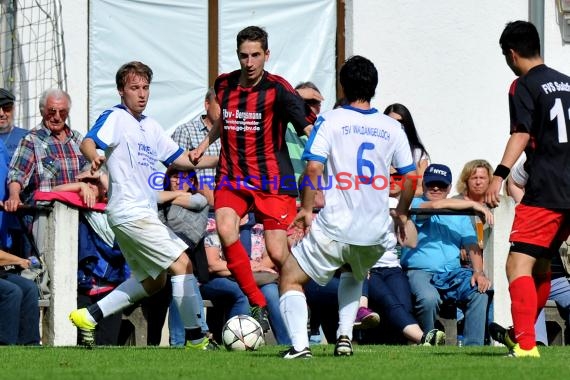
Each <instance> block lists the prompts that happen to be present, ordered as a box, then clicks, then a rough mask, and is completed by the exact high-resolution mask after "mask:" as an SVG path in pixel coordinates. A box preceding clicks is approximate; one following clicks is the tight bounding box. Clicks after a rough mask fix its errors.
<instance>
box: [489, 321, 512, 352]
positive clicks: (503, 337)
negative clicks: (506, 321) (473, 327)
mask: <svg viewBox="0 0 570 380" xmlns="http://www.w3.org/2000/svg"><path fill="white" fill-rule="evenodd" d="M512 332H513V328H512V327H510V328H508V329H506V328H504V327H503V326H501V325H499V324H497V323H495V322H492V323H491V324H489V335H491V338H493V340H495V341H496V342H499V343H501V344H504V345H505V346H506V347H507V348H508V349H509V351H511V350H512V349H513V348H514V347H515V345H516V342H515V341H514V339H513V338H512V337H511V334H512Z"/></svg>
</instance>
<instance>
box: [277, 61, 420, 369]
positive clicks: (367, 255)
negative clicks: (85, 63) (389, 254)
mask: <svg viewBox="0 0 570 380" xmlns="http://www.w3.org/2000/svg"><path fill="white" fill-rule="evenodd" d="M340 83H341V85H342V88H343V90H344V95H345V97H346V99H347V105H345V106H342V107H341V108H337V109H335V110H332V111H329V112H326V113H324V114H322V115H321V116H319V118H318V119H317V122H316V123H315V126H314V129H313V131H312V132H311V136H310V138H309V141H308V142H307V145H306V147H305V152H304V153H303V159H305V160H307V161H308V163H307V167H306V169H305V173H304V175H303V177H302V180H301V181H300V185H299V186H300V188H301V203H302V204H301V209H300V211H299V213H298V214H297V216H296V219H295V223H294V224H295V226H296V227H297V228H302V229H304V232H305V233H306V235H305V237H304V238H303V239H302V240H301V241H300V242H299V243H298V244H297V245H295V246H294V247H293V248H292V255H289V256H288V258H287V260H286V261H285V263H284V265H283V267H282V269H281V281H280V291H281V299H280V308H281V313H282V315H283V318H284V319H285V323H286V325H287V328H288V330H289V335H290V336H291V340H292V343H293V346H292V347H291V348H290V349H289V350H287V351H285V352H284V353H283V357H284V358H285V359H296V358H309V357H311V356H312V354H311V351H310V349H309V341H308V337H307V318H308V311H307V303H306V300H305V294H304V293H303V284H305V283H306V282H307V281H308V280H309V279H313V280H314V281H315V282H317V283H318V284H319V285H326V284H327V283H328V282H329V280H330V279H331V278H332V277H333V275H334V273H335V271H336V270H337V269H339V268H341V267H342V268H343V269H344V270H345V271H344V272H343V273H342V274H341V280H340V285H339V291H338V299H339V320H340V321H339V327H338V330H337V342H336V346H335V351H334V353H335V355H336V356H349V355H352V344H351V340H352V325H353V322H354V318H355V317H356V312H357V310H358V302H359V299H360V295H361V292H362V281H363V280H364V278H365V276H366V275H367V273H368V270H369V269H370V267H371V266H372V265H373V264H374V263H375V262H376V261H377V260H378V259H379V258H380V256H382V254H383V253H384V251H385V247H387V246H394V245H395V242H394V241H391V240H393V239H395V236H394V234H391V233H390V230H391V229H392V228H393V227H392V225H391V220H390V212H389V208H388V196H389V190H390V183H389V181H390V179H389V178H390V165H392V166H393V167H395V168H396V169H397V171H398V174H401V175H404V176H405V178H406V179H405V180H404V181H403V183H404V185H403V190H402V193H401V196H400V200H399V203H398V206H397V208H396V209H395V211H394V212H393V215H394V217H395V219H396V223H397V225H398V227H399V234H400V237H401V238H403V239H405V232H404V228H403V227H404V226H405V224H406V221H407V220H408V208H409V206H410V202H411V200H412V197H413V194H414V180H415V179H416V172H415V165H414V163H413V159H412V154H411V151H410V146H409V144H408V140H407V138H406V135H405V133H404V131H403V130H402V127H401V126H400V124H399V123H398V122H396V121H395V120H394V119H392V118H390V117H388V116H386V115H383V114H382V113H381V112H378V110H377V109H375V108H371V106H370V100H371V99H372V97H373V96H374V93H375V90H376V85H377V84H378V72H377V71H376V68H375V67H374V64H373V63H372V62H370V61H369V60H368V59H366V58H364V57H361V56H354V57H352V58H350V59H348V60H347V61H346V62H345V64H344V65H343V67H342V68H341V70H340ZM325 165H326V167H327V173H328V174H327V178H323V173H324V168H325ZM318 188H321V189H324V196H325V207H324V208H323V209H322V210H321V212H320V213H319V215H318V217H317V218H316V219H315V221H314V222H312V213H313V205H314V200H315V194H316V192H317V189H318ZM309 227H310V229H309Z"/></svg>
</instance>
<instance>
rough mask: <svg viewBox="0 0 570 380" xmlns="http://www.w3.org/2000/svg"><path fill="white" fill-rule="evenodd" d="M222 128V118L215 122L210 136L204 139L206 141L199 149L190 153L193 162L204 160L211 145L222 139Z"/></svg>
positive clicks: (209, 133)
mask: <svg viewBox="0 0 570 380" xmlns="http://www.w3.org/2000/svg"><path fill="white" fill-rule="evenodd" d="M221 127H222V119H221V118H218V119H216V120H214V121H213V125H212V128H211V129H210V131H209V132H208V135H207V136H206V137H205V138H204V140H202V141H201V142H200V145H198V147H197V148H196V149H194V150H191V151H190V154H189V157H190V160H191V161H192V162H194V163H196V162H198V161H200V159H201V158H202V155H203V154H204V152H205V151H206V149H208V147H209V146H210V144H212V143H213V142H214V141H216V140H217V139H219V138H220V129H221ZM216 164H217V163H216ZM213 166H215V165H213ZM213 166H207V167H213Z"/></svg>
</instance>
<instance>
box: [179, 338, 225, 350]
mask: <svg viewBox="0 0 570 380" xmlns="http://www.w3.org/2000/svg"><path fill="white" fill-rule="evenodd" d="M186 349H187V350H198V351H217V350H219V349H220V347H219V346H218V344H217V343H216V342H215V341H214V340H213V339H210V338H208V337H207V336H205V337H204V338H203V339H202V340H201V341H200V342H198V343H192V341H190V340H187V341H186Z"/></svg>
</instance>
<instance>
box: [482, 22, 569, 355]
mask: <svg viewBox="0 0 570 380" xmlns="http://www.w3.org/2000/svg"><path fill="white" fill-rule="evenodd" d="M499 43H500V45H501V49H502V51H503V54H504V56H505V59H506V61H507V65H508V66H509V67H510V68H511V69H512V70H513V72H514V73H515V74H516V75H517V76H518V78H517V79H516V80H515V81H514V82H513V84H512V85H511V88H510V91H509V109H510V116H511V136H510V138H509V141H508V142H507V146H506V148H505V152H504V154H503V158H502V160H501V164H500V165H498V166H497V169H496V170H495V173H494V176H493V180H492V182H491V185H490V187H489V190H488V191H487V194H486V196H485V201H486V202H487V203H488V204H489V205H491V206H497V205H498V202H499V190H500V188H501V185H502V182H503V180H504V179H505V178H506V177H507V176H508V174H509V171H510V168H511V167H512V166H513V165H514V163H515V161H516V160H517V158H518V157H519V156H520V154H521V152H522V151H523V150H524V151H525V153H526V155H527V162H526V164H525V170H526V171H527V173H528V175H529V178H528V181H527V184H526V186H525V195H524V197H523V199H522V201H521V204H520V205H519V206H517V208H516V209H515V220H514V222H513V226H512V230H511V235H510V239H509V240H510V242H511V248H510V252H509V256H508V258H507V279H508V281H509V293H510V296H511V312H512V317H513V325H514V330H513V331H506V330H505V329H504V328H502V327H500V326H498V325H496V324H495V325H494V327H493V326H490V327H491V328H490V331H491V334H492V335H493V337H494V338H496V340H499V341H501V342H502V343H504V344H505V345H506V346H507V347H508V348H509V349H510V355H511V356H517V357H523V356H527V357H539V356H540V354H539V352H538V350H537V348H536V342H535V331H534V322H535V319H536V317H537V315H538V313H539V312H540V310H541V309H542V308H543V307H544V305H545V304H546V301H547V298H548V295H549V293H550V277H551V270H550V261H551V258H552V257H553V255H554V254H557V252H558V247H560V244H561V243H562V241H564V240H566V237H567V236H568V234H569V233H570V167H569V166H568V163H567V160H568V157H569V156H570V144H568V126H569V125H570V120H569V117H570V115H569V114H570V77H568V76H567V75H565V74H562V73H560V72H558V71H556V70H553V69H551V68H549V67H547V66H546V65H544V61H543V59H542V57H541V56H540V38H539V35H538V32H537V30H536V28H535V27H534V25H533V24H531V23H529V22H527V21H514V22H511V23H508V24H507V26H506V27H505V29H504V31H503V33H502V35H501V38H500V40H499Z"/></svg>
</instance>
